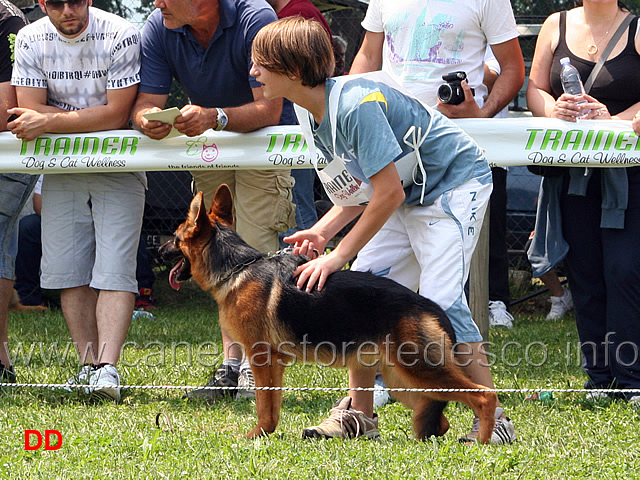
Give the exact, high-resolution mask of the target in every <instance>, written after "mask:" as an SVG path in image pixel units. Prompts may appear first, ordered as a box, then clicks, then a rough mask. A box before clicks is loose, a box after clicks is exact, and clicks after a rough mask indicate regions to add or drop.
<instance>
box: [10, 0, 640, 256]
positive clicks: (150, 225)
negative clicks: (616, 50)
mask: <svg viewBox="0 0 640 480" xmlns="http://www.w3.org/2000/svg"><path fill="white" fill-rule="evenodd" d="M14 3H16V4H18V6H20V7H23V8H29V7H30V6H33V5H34V0H14ZM313 3H314V4H315V5H316V6H317V7H318V9H319V10H320V11H321V12H322V13H323V14H324V15H325V17H326V18H327V21H328V22H329V25H330V27H331V30H332V32H333V34H334V35H337V36H339V37H340V38H341V39H342V40H343V41H344V43H345V44H346V51H345V52H346V55H345V56H346V70H347V71H348V69H349V66H350V65H351V62H352V61H353V58H354V56H355V54H356V52H357V50H358V48H359V47H360V43H361V42H362V38H363V36H364V30H363V29H362V26H361V25H360V23H361V21H362V19H363V18H364V15H365V13H366V9H367V4H368V1H360V0H313ZM624 4H625V5H626V6H627V8H629V9H630V10H631V11H632V12H638V11H640V0H627V1H625V2H624ZM93 5H94V6H96V7H98V8H102V9H104V10H107V11H111V12H113V13H116V14H118V15H120V16H122V17H125V18H127V19H129V21H131V22H132V23H134V24H135V25H137V26H138V27H139V28H143V27H144V21H145V19H146V17H147V16H148V15H149V14H150V13H151V12H152V11H153V9H154V5H153V1H152V0H139V1H136V0H94V1H93ZM511 5H512V7H513V11H514V14H515V16H516V21H517V23H518V28H519V31H520V45H521V47H522V52H523V55H524V58H525V65H526V68H527V74H528V71H529V67H530V65H531V59H532V57H533V52H534V49H535V42H536V38H537V34H538V31H539V29H540V26H541V24H542V23H543V22H544V20H545V18H547V16H548V15H549V14H551V13H553V12H557V11H560V10H564V9H570V8H573V6H574V5H575V2H574V0H543V1H536V0H512V1H511ZM37 10H38V8H37V4H36V5H35V12H34V13H35V14H36V15H37V13H38V12H37ZM526 85H527V83H526V81H525V85H524V86H523V88H522V89H521V91H520V92H519V94H518V95H517V96H516V98H514V100H513V101H512V102H511V104H510V105H509V110H510V114H511V115H526V114H527V108H526V99H525V91H526ZM186 102H187V99H186V98H185V96H184V94H183V93H182V91H181V89H180V88H179V86H177V85H174V87H173V89H172V93H171V95H170V100H169V103H170V105H175V106H178V107H180V106H182V105H184V104H185V103H186ZM148 176H149V191H148V193H147V205H146V210H145V218H144V223H143V234H144V238H145V240H146V242H147V247H148V249H149V252H150V254H151V255H150V257H151V258H152V259H154V260H155V259H156V255H155V251H156V249H157V246H158V245H160V244H161V242H162V241H164V239H165V238H167V237H168V236H170V235H171V233H172V232H173V231H174V230H175V228H176V227H177V225H179V224H180V222H181V221H182V220H183V218H184V216H185V213H186V211H187V207H188V205H189V201H190V198H191V187H190V184H191V176H190V174H189V173H188V172H149V174H148ZM507 178H508V180H507V188H508V204H507V211H508V220H507V230H508V233H507V245H508V248H509V252H510V257H511V260H512V265H514V266H516V265H526V263H527V262H526V260H524V256H523V254H524V248H525V243H526V240H527V238H528V236H529V233H530V232H531V231H532V230H533V228H534V222H535V206H536V200H537V193H538V185H539V177H536V176H534V175H531V174H530V173H529V172H528V171H527V169H526V168H525V167H511V168H510V169H509V175H508V177H507Z"/></svg>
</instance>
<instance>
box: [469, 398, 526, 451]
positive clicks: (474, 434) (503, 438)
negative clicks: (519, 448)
mask: <svg viewBox="0 0 640 480" xmlns="http://www.w3.org/2000/svg"><path fill="white" fill-rule="evenodd" d="M495 419H496V425H495V426H494V427H493V433H492V434H491V444H492V445H505V444H507V443H513V442H515V441H517V440H518V437H517V436H516V428H515V427H514V425H513V422H512V421H511V419H510V418H509V417H506V416H505V415H504V410H503V408H502V407H498V408H496V413H495ZM479 432H480V419H479V418H478V417H477V416H474V417H473V425H472V426H471V431H470V432H469V433H468V434H467V436H466V437H463V438H461V439H460V442H461V443H474V442H476V441H477V440H478V433H479Z"/></svg>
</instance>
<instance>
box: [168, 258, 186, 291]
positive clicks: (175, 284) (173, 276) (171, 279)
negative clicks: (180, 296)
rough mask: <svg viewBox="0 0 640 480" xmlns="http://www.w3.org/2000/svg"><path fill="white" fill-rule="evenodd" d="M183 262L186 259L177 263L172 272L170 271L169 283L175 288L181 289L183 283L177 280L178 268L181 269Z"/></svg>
mask: <svg viewBox="0 0 640 480" xmlns="http://www.w3.org/2000/svg"><path fill="white" fill-rule="evenodd" d="M183 264H184V260H180V261H179V262H178V263H176V266H175V267H173V268H172V269H171V272H169V285H171V288H173V289H174V290H180V285H181V284H180V282H179V281H178V280H177V277H178V270H180V268H181V267H182V265H183Z"/></svg>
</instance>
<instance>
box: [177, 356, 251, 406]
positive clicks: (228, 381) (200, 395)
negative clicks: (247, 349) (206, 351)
mask: <svg viewBox="0 0 640 480" xmlns="http://www.w3.org/2000/svg"><path fill="white" fill-rule="evenodd" d="M238 377H239V372H238V370H236V369H234V368H233V367H231V365H225V364H224V363H223V364H222V365H220V366H219V367H218V369H217V370H216V373H214V374H213V378H211V380H209V381H208V382H207V384H206V385H205V387H237V386H238ZM236 394H237V390H234V389H228V390H215V389H206V388H198V389H196V390H192V391H190V392H187V393H185V394H184V395H183V396H182V398H186V399H188V400H203V401H206V402H212V401H214V400H217V399H219V398H222V397H225V396H231V397H235V395H236Z"/></svg>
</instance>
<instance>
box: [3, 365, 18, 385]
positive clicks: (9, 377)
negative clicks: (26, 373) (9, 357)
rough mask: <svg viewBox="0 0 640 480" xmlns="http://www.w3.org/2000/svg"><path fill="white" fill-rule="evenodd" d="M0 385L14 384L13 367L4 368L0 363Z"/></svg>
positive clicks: (14, 374) (14, 373)
mask: <svg viewBox="0 0 640 480" xmlns="http://www.w3.org/2000/svg"><path fill="white" fill-rule="evenodd" d="M0 383H16V372H15V371H14V370H13V367H12V366H9V367H5V366H4V364H3V363H2V362H0Z"/></svg>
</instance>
